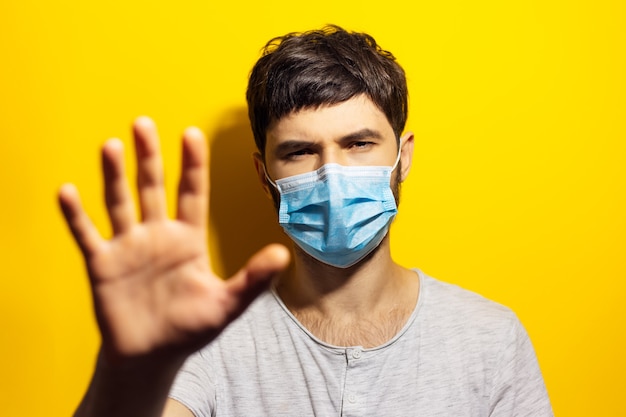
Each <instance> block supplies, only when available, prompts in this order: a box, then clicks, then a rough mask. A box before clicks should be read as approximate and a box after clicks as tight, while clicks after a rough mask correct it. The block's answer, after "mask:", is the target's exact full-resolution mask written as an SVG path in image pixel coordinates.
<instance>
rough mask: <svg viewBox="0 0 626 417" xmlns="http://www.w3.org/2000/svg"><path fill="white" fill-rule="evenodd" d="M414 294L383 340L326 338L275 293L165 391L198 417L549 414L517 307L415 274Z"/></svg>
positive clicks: (266, 295)
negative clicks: (396, 328)
mask: <svg viewBox="0 0 626 417" xmlns="http://www.w3.org/2000/svg"><path fill="white" fill-rule="evenodd" d="M417 273H418V275H419V278H420V284H421V287H420V295H419V299H418V302H417V305H416V307H415V310H414V311H413V313H412V315H411V317H410V318H409V320H408V321H407V323H406V325H405V326H404V328H403V329H402V330H401V331H400V332H399V333H398V334H397V335H396V336H395V337H394V338H393V339H391V340H390V341H389V342H387V343H385V344H384V345H382V346H379V347H376V348H371V349H363V348H362V347H359V346H350V347H339V346H332V345H329V344H327V343H324V342H322V341H320V340H318V339H316V338H315V336H313V335H312V334H311V333H309V332H308V331H307V329H305V328H304V327H303V326H302V325H301V324H300V323H299V322H298V321H297V320H296V319H295V317H294V316H293V315H292V314H291V313H290V312H289V310H288V309H287V308H286V307H285V306H284V304H283V303H282V302H281V300H280V299H279V298H278V296H277V295H276V294H275V293H274V292H273V291H267V292H265V293H263V294H262V295H261V296H260V297H258V299H257V300H256V301H255V302H254V303H253V305H252V306H250V308H248V310H246V312H244V314H243V315H242V316H241V317H240V318H239V319H237V320H236V321H235V322H234V323H232V324H231V325H230V326H229V327H228V328H226V330H225V331H224V332H223V333H222V334H221V335H220V336H219V337H218V338H217V339H216V340H215V341H213V342H212V343H211V344H209V345H208V346H206V347H205V348H203V349H201V350H200V351H198V352H197V353H195V354H194V355H192V356H191V357H190V358H189V359H188V360H187V362H186V363H185V365H184V366H183V368H182V369H181V371H180V372H179V374H178V376H177V378H176V381H175V383H174V386H173V387H172V390H171V392H170V397H172V398H174V399H176V400H177V401H179V402H181V403H182V404H184V405H185V406H187V407H188V408H189V409H190V410H191V411H192V412H193V413H194V414H195V415H196V416H197V417H206V416H219V417H222V416H242V417H253V416H273V417H281V416H289V417H295V416H319V417H325V416H384V417H391V416H399V417H400V416H401V417H407V416H433V417H434V416H446V417H449V416H453V417H458V416H494V417H495V416H498V417H501V416H528V417H531V416H532V417H544V416H552V415H553V414H552V409H551V406H550V401H549V399H548V396H547V393H546V389H545V385H544V382H543V378H542V376H541V372H540V370H539V366H538V364H537V359H536V356H535V352H534V350H533V347H532V345H531V343H530V340H529V338H528V335H527V333H526V331H525V330H524V328H523V327H522V325H521V324H520V322H519V320H518V319H517V317H516V316H515V314H514V313H513V312H512V311H511V310H509V309H508V308H506V307H503V306H501V305H499V304H496V303H494V302H492V301H489V300H487V299H485V298H483V297H481V296H479V295H477V294H475V293H472V292H470V291H467V290H464V289H461V288H459V287H457V286H454V285H451V284H447V283H443V282H441V281H438V280H435V279H433V278H430V277H428V276H426V275H425V274H424V273H422V272H421V271H417Z"/></svg>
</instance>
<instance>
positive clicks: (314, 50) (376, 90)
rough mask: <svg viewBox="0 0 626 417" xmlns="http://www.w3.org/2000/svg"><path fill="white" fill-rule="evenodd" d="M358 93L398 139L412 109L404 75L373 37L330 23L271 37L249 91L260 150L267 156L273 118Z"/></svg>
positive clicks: (253, 130)
mask: <svg viewBox="0 0 626 417" xmlns="http://www.w3.org/2000/svg"><path fill="white" fill-rule="evenodd" d="M360 94H365V95H366V96H367V97H369V99H370V100H372V102H373V103H374V104H375V105H376V106H377V107H378V108H379V109H380V110H381V111H382V112H383V113H384V114H385V116H386V117H387V120H389V124H390V125H391V127H392V128H393V131H394V133H395V135H396V139H398V138H400V135H401V134H402V131H403V129H404V125H405V123H406V119H407V111H408V109H407V107H408V91H407V86H406V77H405V74H404V70H403V69H402V67H400V65H399V64H398V63H397V62H396V59H395V57H394V56H393V55H392V54H391V53H390V52H388V51H386V50H384V49H382V48H381V47H380V46H379V45H378V44H377V43H376V41H375V40H374V38H373V37H371V36H370V35H368V34H366V33H356V32H348V31H346V30H344V29H342V28H340V27H338V26H333V25H329V26H325V27H324V28H322V29H319V30H312V31H308V32H303V33H289V34H287V35H285V36H281V37H277V38H274V39H272V40H270V41H269V42H268V43H267V44H266V45H265V47H264V49H263V53H262V56H261V58H259V60H258V61H257V63H256V64H255V65H254V67H253V68H252V72H251V73H250V79H249V82H248V90H247V93H246V98H247V101H248V116H249V118H250V123H251V125H252V132H253V134H254V141H255V142H256V146H257V148H258V150H259V152H260V153H261V155H263V156H264V155H265V142H266V132H267V129H268V128H269V126H270V124H271V123H273V122H275V121H278V120H280V119H281V118H283V117H284V116H287V115H289V114H291V113H293V112H297V111H299V110H303V109H307V108H316V107H319V106H323V105H333V104H338V103H341V102H344V101H346V100H349V99H351V98H353V97H355V96H358V95H360Z"/></svg>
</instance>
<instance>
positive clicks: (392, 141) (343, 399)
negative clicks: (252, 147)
mask: <svg viewBox="0 0 626 417" xmlns="http://www.w3.org/2000/svg"><path fill="white" fill-rule="evenodd" d="M247 98H248V105H249V114H250V120H251V124H252V129H253V132H254V136H255V141H256V143H257V147H258V153H256V154H255V166H256V170H257V173H258V176H259V179H260V182H261V185H262V187H263V188H264V190H265V192H266V194H267V195H268V197H270V198H271V199H273V201H274V203H275V205H276V207H277V210H278V217H279V222H280V223H281V225H282V226H283V228H284V230H285V232H286V233H287V234H288V235H289V236H290V237H291V239H292V240H293V242H294V245H293V263H292V265H293V267H292V268H290V269H289V270H286V267H287V265H288V264H289V259H290V255H289V252H288V251H287V250H286V249H285V248H283V247H282V246H278V245H270V246H268V247H266V248H265V249H263V250H262V251H261V252H259V253H258V254H256V255H254V256H253V257H252V258H251V259H250V261H249V262H248V263H247V265H246V266H244V267H243V268H242V269H241V270H240V271H239V272H238V273H237V274H236V275H235V276H234V277H232V278H231V279H229V280H226V281H222V280H220V279H219V278H217V277H215V276H213V274H212V273H211V268H210V261H209V259H208V257H207V250H206V247H205V242H206V236H205V229H206V217H207V216H206V214H207V204H208V203H207V196H208V193H207V188H208V180H207V173H208V170H207V166H206V165H207V162H206V161H207V158H206V149H205V144H204V138H203V136H202V134H201V133H200V132H199V131H198V130H197V129H195V128H190V129H188V130H187V131H186V132H185V134H184V137H183V163H182V173H181V179H180V187H179V195H178V213H177V217H176V219H175V220H170V219H168V218H167V216H166V204H165V196H164V191H163V186H162V168H161V159H160V155H159V149H158V140H157V136H156V129H155V126H154V125H153V123H152V122H151V121H150V120H149V119H147V118H140V119H138V120H137V121H136V122H135V125H134V135H135V140H136V141H135V142H136V143H135V145H136V153H137V165H138V179H137V184H138V194H139V205H140V208H141V214H142V221H141V222H137V220H136V219H135V209H134V203H133V201H132V198H131V194H130V189H129V187H128V184H127V182H126V177H125V173H124V166H123V162H122V161H123V157H122V148H121V144H120V142H119V141H116V140H111V141H109V142H107V143H106V144H105V145H104V147H103V174H104V179H105V189H106V204H107V208H108V212H109V215H110V220H111V224H112V227H113V231H114V237H113V238H112V239H111V240H109V241H106V240H103V239H102V238H101V237H100V235H99V234H98V232H97V230H96V229H95V228H94V226H93V225H92V224H91V222H90V221H89V219H88V217H87V215H86V214H85V213H84V211H83V209H82V208H81V205H80V202H79V199H78V194H77V192H76V190H75V189H74V188H73V187H72V186H69V185H68V186H64V187H63V188H62V189H61V191H60V202H61V207H62V209H63V212H64V214H65V216H66V219H67V222H68V224H69V226H70V229H71V230H72V232H73V234H74V236H75V238H76V241H77V243H78V245H79V246H80V248H81V250H82V252H83V254H84V257H85V260H86V264H87V270H88V272H89V275H90V279H91V285H92V289H93V297H94V305H95V310H96V317H97V320H98V324H99V326H100V330H101V333H102V348H101V353H100V356H99V358H98V363H97V367H96V371H95V374H94V377H93V380H92V383H91V386H90V388H89V391H88V392H87V394H86V396H85V398H84V400H83V402H82V404H81V406H80V407H79V409H78V410H77V413H76V415H77V416H87V415H89V416H113V415H114V416H126V415H128V416H136V415H142V416H158V415H165V416H172V417H175V416H194V415H195V416H212V415H215V416H224V415H228V416H261V415H264V416H327V415H344V416H352V415H354V416H365V415H382V416H408V415H420V416H461V415H467V416H534V417H536V416H549V415H552V411H551V408H550V403H549V400H548V398H547V394H546V392H545V387H544V384H543V380H542V377H541V373H540V371H539V367H538V365H537V361H536V358H535V355H534V351H533V348H532V346H531V344H530V341H529V340H528V337H527V335H526V332H525V331H524V329H523V327H522V326H521V325H520V323H519V321H518V320H517V318H516V317H515V315H514V314H513V313H512V312H511V311H510V310H508V309H506V308H504V307H502V306H499V305H497V304H495V303H492V302H490V301H488V300H485V299H484V298H482V297H480V296H478V295H475V294H473V293H470V292H468V291H465V290H462V289H460V288H458V287H455V286H451V285H449V284H444V283H442V282H439V281H436V280H434V279H433V278H430V277H428V276H426V275H425V274H423V273H422V272H421V271H418V270H410V269H406V268H404V267H402V266H400V265H398V264H396V263H395V262H393V260H392V259H391V253H390V247H389V236H388V228H389V224H390V223H391V221H392V220H393V218H394V216H395V213H396V205H397V202H398V197H399V185H400V183H401V182H402V181H403V180H404V179H405V178H406V177H407V175H408V173H409V169H410V167H411V158H412V151H413V135H412V133H410V132H408V133H403V130H404V124H405V121H406V116H407V90H406V81H405V77H404V72H403V70H402V69H401V67H400V66H399V65H398V64H397V63H396V62H395V59H394V57H393V56H392V55H391V54H390V53H388V52H386V51H384V50H382V49H381V48H380V47H379V46H378V45H376V43H375V41H374V39H372V38H371V37H369V36H368V35H365V34H356V33H348V32H346V31H344V30H342V29H340V28H337V27H327V28H324V29H323V30H320V31H312V32H307V33H304V34H290V35H287V36H285V37H282V38H278V39H275V40H273V41H270V43H269V44H268V46H267V48H266V51H265V53H264V55H263V56H262V57H261V59H259V61H258V62H257V64H256V65H255V67H254V69H253V71H252V74H251V76H250V82H249V86H248V94H247ZM273 278H276V279H273ZM270 283H271V285H270ZM268 285H270V286H269V288H268ZM249 305H250V308H248V309H246V308H247V307H248V306H249ZM194 352H195V353H194ZM168 396H169V399H168Z"/></svg>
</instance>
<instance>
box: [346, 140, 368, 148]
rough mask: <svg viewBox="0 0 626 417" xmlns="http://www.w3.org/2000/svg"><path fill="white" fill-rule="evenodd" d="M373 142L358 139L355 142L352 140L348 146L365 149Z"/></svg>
mask: <svg viewBox="0 0 626 417" xmlns="http://www.w3.org/2000/svg"><path fill="white" fill-rule="evenodd" d="M372 144H373V142H368V141H366V140H360V141H357V142H353V143H352V144H351V145H350V146H351V147H352V148H354V149H365V148H368V147H370V146H371V145H372Z"/></svg>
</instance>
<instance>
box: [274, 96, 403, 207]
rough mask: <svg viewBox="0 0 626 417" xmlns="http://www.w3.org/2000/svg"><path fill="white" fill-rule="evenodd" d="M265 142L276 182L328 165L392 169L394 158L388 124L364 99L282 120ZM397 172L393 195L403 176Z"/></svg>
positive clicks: (395, 146) (394, 146) (393, 139)
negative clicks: (388, 167)
mask: <svg viewBox="0 0 626 417" xmlns="http://www.w3.org/2000/svg"><path fill="white" fill-rule="evenodd" d="M266 137H267V142H266V146H265V169H266V170H267V175H268V176H269V177H270V178H271V179H272V180H274V181H276V180H278V179H281V178H285V177H289V176H292V175H297V174H303V173H306V172H310V171H314V170H316V169H318V168H320V167H321V166H322V165H325V164H328V163H336V164H340V165H353V166H358V165H362V166H365V165H370V166H372V165H381V166H392V165H393V164H394V162H395V161H396V157H397V155H398V143H397V140H396V137H395V135H394V132H393V129H392V128H391V125H390V124H389V121H388V120H387V118H386V117H385V115H384V114H383V113H382V112H381V111H380V110H379V109H378V108H377V107H376V106H375V105H374V103H373V102H372V101H371V100H370V99H369V98H367V97H366V96H357V97H354V98H352V99H350V100H348V101H345V102H342V103H339V104H337V105H333V106H323V107H320V108H317V109H305V110H302V111H299V112H297V113H294V114H291V115H288V116H285V117H283V118H282V119H280V120H279V121H278V122H275V123H273V124H272V125H271V126H270V128H269V129H268V131H267V135H266ZM404 139H405V137H403V140H404ZM397 169H398V171H397V172H398V175H393V176H392V182H393V183H392V184H391V185H392V189H394V191H395V190H396V188H397V185H398V182H399V181H398V180H399V177H401V175H400V167H398V168H397ZM396 199H397V195H396Z"/></svg>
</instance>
